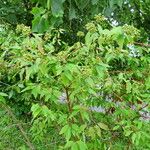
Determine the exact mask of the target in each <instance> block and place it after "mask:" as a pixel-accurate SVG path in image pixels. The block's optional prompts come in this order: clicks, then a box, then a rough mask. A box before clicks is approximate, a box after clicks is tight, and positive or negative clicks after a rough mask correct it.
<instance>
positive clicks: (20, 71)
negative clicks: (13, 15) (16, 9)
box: [0, 15, 150, 150]
mask: <svg viewBox="0 0 150 150" xmlns="http://www.w3.org/2000/svg"><path fill="white" fill-rule="evenodd" d="M40 28H41V27H40ZM84 31H85V32H82V31H79V32H78V37H79V41H78V42H76V43H74V44H73V45H72V46H69V45H68V43H65V42H64V41H63V39H62V38H61V34H62V33H63V32H64V30H62V29H55V28H52V29H51V30H48V31H47V32H46V33H45V34H35V33H32V32H31V30H30V28H29V27H26V26H24V25H18V26H17V28H16V31H11V30H7V29H5V27H1V34H0V36H1V38H0V54H1V59H0V71H1V72H0V83H1V85H2V86H0V90H1V93H0V101H1V103H3V104H4V105H9V106H10V107H11V108H13V111H14V114H15V116H16V117H17V118H18V119H22V120H23V121H24V122H31V123H32V126H31V128H30V131H29V132H30V133H32V139H33V143H34V142H37V143H40V142H41V143H42V142H43V141H46V140H47V138H49V139H50V141H53V138H55V140H56V139H57V145H56V147H55V148H54V147H53V149H71V150H86V149H89V150H93V149H118V150H121V149H125V148H126V149H139V150H140V149H149V148H150V146H149V140H150V136H149V134H148V133H149V132H150V130H149V124H148V122H146V119H145V116H143V111H144V109H146V111H148V110H149V97H150V94H149V90H150V72H149V70H150V65H149V64H150V55H149V52H150V49H149V48H148V47H143V46H139V45H136V41H137V40H138V39H139V37H140V31H139V30H137V29H136V28H135V27H133V26H130V25H124V26H117V27H111V25H109V23H108V22H107V19H106V18H104V16H99V15H97V16H95V19H93V20H92V21H91V22H89V23H88V24H86V26H85V30H84ZM52 133H53V134H52ZM53 135H55V137H53ZM36 146H37V145H36V144H35V147H36ZM37 149H38V147H37Z"/></svg>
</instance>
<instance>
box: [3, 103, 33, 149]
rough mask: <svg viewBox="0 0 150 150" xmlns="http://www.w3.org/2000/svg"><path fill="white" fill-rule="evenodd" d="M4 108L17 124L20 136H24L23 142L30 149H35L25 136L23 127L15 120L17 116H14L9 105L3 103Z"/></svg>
mask: <svg viewBox="0 0 150 150" xmlns="http://www.w3.org/2000/svg"><path fill="white" fill-rule="evenodd" d="M3 106H4V108H5V109H6V111H7V112H8V113H9V115H10V116H11V118H12V119H13V121H14V122H16V125H17V126H18V128H19V130H20V132H21V134H22V136H23V137H24V139H25V143H26V144H27V145H28V147H29V148H30V149H31V150H35V148H34V146H33V144H32V143H31V142H30V140H29V138H28V137H27V135H26V133H25V131H24V129H23V127H22V126H21V124H20V123H19V121H18V120H17V118H16V117H15V115H14V114H13V112H12V110H11V108H10V107H8V106H5V105H3Z"/></svg>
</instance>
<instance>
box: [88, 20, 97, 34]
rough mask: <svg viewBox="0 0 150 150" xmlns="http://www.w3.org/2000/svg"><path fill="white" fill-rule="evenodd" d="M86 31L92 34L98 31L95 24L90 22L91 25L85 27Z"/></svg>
mask: <svg viewBox="0 0 150 150" xmlns="http://www.w3.org/2000/svg"><path fill="white" fill-rule="evenodd" d="M85 27H86V29H87V30H88V31H90V32H95V31H96V30H97V29H96V26H95V24H94V23H93V22H90V23H87V24H86V25H85Z"/></svg>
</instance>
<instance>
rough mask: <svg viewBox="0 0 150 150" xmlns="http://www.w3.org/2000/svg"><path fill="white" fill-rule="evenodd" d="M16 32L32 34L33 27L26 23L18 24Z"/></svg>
mask: <svg viewBox="0 0 150 150" xmlns="http://www.w3.org/2000/svg"><path fill="white" fill-rule="evenodd" d="M16 32H17V33H21V34H23V35H25V36H26V35H30V34H31V29H30V27H27V26H25V25H24V24H19V25H17V28H16Z"/></svg>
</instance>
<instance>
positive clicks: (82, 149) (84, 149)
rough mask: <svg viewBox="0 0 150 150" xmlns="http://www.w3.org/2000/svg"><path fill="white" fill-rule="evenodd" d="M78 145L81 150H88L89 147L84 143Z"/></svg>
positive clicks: (80, 142)
mask: <svg viewBox="0 0 150 150" xmlns="http://www.w3.org/2000/svg"><path fill="white" fill-rule="evenodd" d="M77 144H78V146H79V150H86V149H88V148H87V145H86V144H85V143H84V142H83V141H78V142H77Z"/></svg>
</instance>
